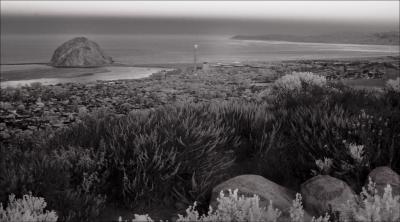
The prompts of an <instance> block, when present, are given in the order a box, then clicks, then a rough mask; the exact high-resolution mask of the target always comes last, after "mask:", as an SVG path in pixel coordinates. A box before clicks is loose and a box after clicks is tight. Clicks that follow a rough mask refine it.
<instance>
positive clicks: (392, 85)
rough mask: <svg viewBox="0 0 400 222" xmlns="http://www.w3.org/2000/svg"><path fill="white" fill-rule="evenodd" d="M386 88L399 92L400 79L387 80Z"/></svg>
mask: <svg viewBox="0 0 400 222" xmlns="http://www.w3.org/2000/svg"><path fill="white" fill-rule="evenodd" d="M386 88H387V89H388V90H390V91H395V92H400V77H397V79H389V80H388V81H387V82H386Z"/></svg>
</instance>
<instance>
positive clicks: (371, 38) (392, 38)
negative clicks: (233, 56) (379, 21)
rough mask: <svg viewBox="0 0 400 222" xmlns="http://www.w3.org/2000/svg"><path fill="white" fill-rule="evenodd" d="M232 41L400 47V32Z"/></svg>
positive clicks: (255, 37)
mask: <svg viewBox="0 0 400 222" xmlns="http://www.w3.org/2000/svg"><path fill="white" fill-rule="evenodd" d="M232 39H239V40H265V41H271V40H273V41H289V42H316V43H348V44H372V45H400V35H399V32H395V31H393V32H380V33H371V34H365V33H336V34H325V35H312V36H296V35H236V36H233V37H232Z"/></svg>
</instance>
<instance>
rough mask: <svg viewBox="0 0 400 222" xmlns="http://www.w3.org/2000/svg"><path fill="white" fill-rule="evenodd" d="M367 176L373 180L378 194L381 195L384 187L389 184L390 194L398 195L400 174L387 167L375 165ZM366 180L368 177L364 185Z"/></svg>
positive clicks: (399, 191)
mask: <svg viewBox="0 0 400 222" xmlns="http://www.w3.org/2000/svg"><path fill="white" fill-rule="evenodd" d="M368 177H369V178H371V179H372V181H374V182H375V184H376V189H377V190H378V194H380V195H382V194H383V192H384V189H385V187H386V186H387V185H388V184H389V185H390V186H391V187H392V194H393V195H400V176H399V174H397V173H396V172H394V171H393V170H392V169H390V168H389V167H385V166H382V167H377V168H375V169H374V170H372V171H371V172H370V173H369V175H368ZM368 182H369V179H368V180H367V182H366V186H367V185H368Z"/></svg>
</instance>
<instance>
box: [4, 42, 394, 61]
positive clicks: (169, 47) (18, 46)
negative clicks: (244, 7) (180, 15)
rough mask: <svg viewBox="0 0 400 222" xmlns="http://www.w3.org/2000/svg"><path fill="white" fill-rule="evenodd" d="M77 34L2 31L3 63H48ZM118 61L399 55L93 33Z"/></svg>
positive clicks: (380, 49) (389, 49)
mask: <svg viewBox="0 0 400 222" xmlns="http://www.w3.org/2000/svg"><path fill="white" fill-rule="evenodd" d="M76 36H79V35H29V36H22V35H14V36H10V35H4V36H3V35H2V36H1V63H2V64H7V63H24V62H28V63H46V62H48V61H49V60H50V58H51V56H52V53H53V52H54V50H55V49H56V48H57V47H58V46H59V45H61V44H62V43H63V42H65V41H67V40H69V39H71V38H73V37H76ZM86 37H88V38H90V39H92V40H94V41H96V42H97V43H99V45H100V46H101V47H102V48H103V50H104V51H105V52H106V53H107V54H109V55H110V56H111V57H113V58H114V60H116V61H118V62H122V63H127V64H155V63H186V62H192V61H193V45H194V44H198V45H199V48H198V58H199V61H201V62H202V61H209V62H234V61H273V60H285V59H307V58H339V57H359V56H380V55H391V54H399V46H383V45H350V44H326V43H293V42H277V41H243V40H232V39H229V38H230V36H204V35H93V36H90V35H88V36H86Z"/></svg>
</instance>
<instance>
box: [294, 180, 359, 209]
mask: <svg viewBox="0 0 400 222" xmlns="http://www.w3.org/2000/svg"><path fill="white" fill-rule="evenodd" d="M301 195H302V197H303V204H304V207H305V209H306V210H307V211H308V212H309V213H311V214H312V215H314V216H321V215H325V213H326V212H328V211H329V209H330V208H331V209H332V210H333V211H343V208H344V207H345V206H346V204H347V201H351V202H354V201H355V197H356V194H355V193H354V191H353V190H352V189H351V188H350V186H349V185H347V183H345V182H344V181H342V180H339V179H337V178H334V177H331V176H328V175H318V176H315V177H313V178H311V179H309V180H307V181H306V182H304V183H303V184H302V185H301Z"/></svg>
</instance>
